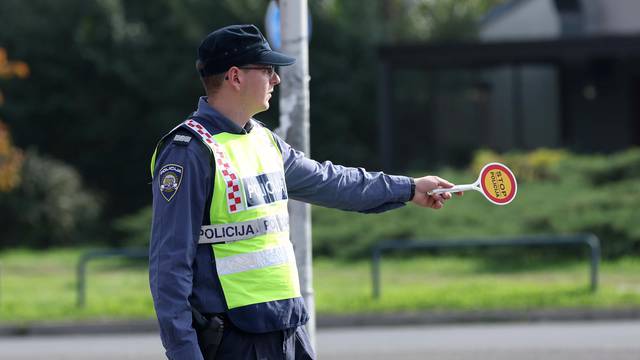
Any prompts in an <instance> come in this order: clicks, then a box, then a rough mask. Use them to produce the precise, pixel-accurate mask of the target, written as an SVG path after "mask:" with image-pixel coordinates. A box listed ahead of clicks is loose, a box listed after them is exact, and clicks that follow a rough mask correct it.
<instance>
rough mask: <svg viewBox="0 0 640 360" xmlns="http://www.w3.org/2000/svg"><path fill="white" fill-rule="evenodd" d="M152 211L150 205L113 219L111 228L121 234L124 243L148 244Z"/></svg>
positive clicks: (137, 245) (145, 245) (128, 244)
mask: <svg viewBox="0 0 640 360" xmlns="http://www.w3.org/2000/svg"><path fill="white" fill-rule="evenodd" d="M152 211H153V210H152V209H151V206H147V207H144V208H142V209H140V210H138V211H137V212H135V213H133V214H130V215H126V216H123V217H121V218H119V219H117V220H116V221H114V223H113V228H114V229H115V230H116V231H117V232H119V233H121V234H122V236H123V238H124V245H126V246H135V247H147V246H148V245H149V236H150V235H151V215H152Z"/></svg>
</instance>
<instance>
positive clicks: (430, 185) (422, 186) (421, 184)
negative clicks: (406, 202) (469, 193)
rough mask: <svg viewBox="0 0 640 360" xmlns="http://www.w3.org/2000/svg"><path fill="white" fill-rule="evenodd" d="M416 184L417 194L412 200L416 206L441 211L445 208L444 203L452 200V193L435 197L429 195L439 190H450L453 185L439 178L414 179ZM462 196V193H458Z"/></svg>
mask: <svg viewBox="0 0 640 360" xmlns="http://www.w3.org/2000/svg"><path fill="white" fill-rule="evenodd" d="M413 180H414V181H415V183H416V193H415V195H414V196H413V199H411V202H413V203H414V204H416V205H419V206H423V207H428V208H432V209H440V208H442V206H444V202H445V201H447V200H449V199H451V193H448V192H446V193H441V194H435V195H427V193H428V192H429V191H432V190H435V189H438V188H450V187H452V186H453V184H452V183H450V182H448V181H447V180H445V179H442V178H439V177H437V176H432V175H431V176H425V177H421V178H416V179H413ZM458 194H460V195H462V193H458Z"/></svg>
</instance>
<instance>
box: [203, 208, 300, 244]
mask: <svg viewBox="0 0 640 360" xmlns="http://www.w3.org/2000/svg"><path fill="white" fill-rule="evenodd" d="M277 232H289V217H288V216H286V215H281V214H277V215H275V216H267V217H263V218H260V219H256V220H249V221H243V222H239V223H233V224H220V225H203V226H201V227H200V238H199V239H198V243H199V244H219V243H230V242H234V241H238V240H246V239H251V238H252V237H256V236H258V235H264V234H270V233H277Z"/></svg>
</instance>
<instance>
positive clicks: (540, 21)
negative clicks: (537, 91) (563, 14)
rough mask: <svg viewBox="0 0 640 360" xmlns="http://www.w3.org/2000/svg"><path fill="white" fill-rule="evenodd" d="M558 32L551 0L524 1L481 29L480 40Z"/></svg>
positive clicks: (556, 13)
mask: <svg viewBox="0 0 640 360" xmlns="http://www.w3.org/2000/svg"><path fill="white" fill-rule="evenodd" d="M609 1H625V0H609ZM626 1H630V2H633V1H638V4H639V5H640V1H639V0H626ZM559 34H560V22H559V18H558V12H557V11H556V8H555V5H554V4H553V3H552V0H526V1H525V0H522V1H520V2H518V3H516V4H515V5H513V7H512V8H511V9H508V11H507V12H505V13H504V14H501V15H500V16H498V17H497V18H495V19H491V21H489V22H487V23H484V24H482V26H481V29H480V39H482V40H485V41H496V40H524V39H540V38H542V39H545V38H555V37H558V36H559Z"/></svg>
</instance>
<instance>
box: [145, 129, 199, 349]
mask: <svg viewBox="0 0 640 360" xmlns="http://www.w3.org/2000/svg"><path fill="white" fill-rule="evenodd" d="M199 145H201V144H200V143H199V142H198V141H195V139H193V141H191V143H190V144H188V145H186V146H185V145H178V144H175V143H170V144H168V145H167V146H166V147H165V148H164V149H163V150H162V151H161V152H160V154H159V156H158V157H157V159H156V166H155V169H154V177H153V181H152V187H153V220H152V227H151V243H150V247H149V284H150V288H151V294H152V296H153V303H154V306H155V309H156V314H157V317H158V322H159V325H160V337H161V339H162V343H163V345H164V347H165V349H166V355H167V358H169V359H176V360H178V359H197V360H199V359H202V354H201V353H200V349H199V347H198V341H197V336H196V333H195V331H194V330H193V328H192V325H191V305H190V304H189V296H190V295H191V293H192V287H193V262H194V260H195V256H196V248H197V246H198V236H199V232H200V226H201V225H202V219H203V214H204V208H205V206H206V205H205V204H206V203H207V201H206V199H207V196H209V195H208V194H210V191H211V186H212V185H211V184H212V181H211V176H212V174H211V170H210V168H209V166H210V165H209V162H208V161H209V159H208V157H206V155H208V154H205V153H203V151H202V148H201V147H203V146H201V147H199ZM171 166H174V167H176V166H177V167H178V168H181V169H182V174H181V175H180V176H177V175H176V171H173V177H174V178H175V180H176V183H177V185H178V187H177V189H175V190H174V191H171V190H170V187H166V185H167V184H171V183H172V182H173V180H174V179H167V178H166V177H167V174H168V171H167V170H169V172H170V171H171V169H170V167H171ZM174 170H175V168H174ZM163 171H164V172H163ZM161 185H163V186H165V187H164V190H161ZM173 187H175V185H173Z"/></svg>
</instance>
